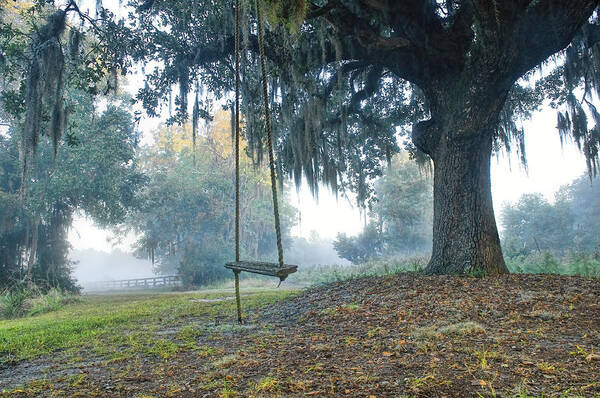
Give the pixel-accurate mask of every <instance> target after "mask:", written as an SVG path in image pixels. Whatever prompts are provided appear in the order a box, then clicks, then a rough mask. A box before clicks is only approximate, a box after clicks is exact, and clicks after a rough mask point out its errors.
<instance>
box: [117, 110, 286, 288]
mask: <svg viewBox="0 0 600 398" xmlns="http://www.w3.org/2000/svg"><path fill="white" fill-rule="evenodd" d="M229 128H230V121H229V113H228V112H224V111H221V112H218V113H217V114H216V115H215V117H214V121H213V122H212V124H211V127H210V128H208V129H206V130H205V131H203V132H198V136H197V137H196V140H197V142H196V145H195V146H194V145H193V140H192V127H191V126H190V125H189V124H185V125H183V126H180V127H176V126H171V127H168V126H165V127H162V128H161V129H159V130H158V131H157V132H156V134H155V141H156V142H155V144H154V145H152V146H150V147H149V148H147V149H146V151H145V153H144V154H143V155H142V159H141V162H142V164H143V169H144V171H145V172H146V173H147V175H148V176H149V177H150V183H149V184H148V186H147V187H146V188H145V189H144V190H143V191H142V193H141V205H140V207H139V208H138V210H137V211H136V212H134V213H132V214H131V216H130V218H129V220H128V225H129V226H130V228H132V229H133V230H135V231H136V232H137V233H138V234H139V235H140V238H139V240H138V242H137V248H138V254H139V255H143V256H148V257H150V258H151V259H152V261H153V262H154V263H155V266H156V267H157V268H158V269H159V270H161V271H163V272H179V273H181V275H182V276H183V277H184V279H185V281H186V283H190V284H197V285H200V284H206V283H209V282H214V281H217V280H219V279H222V278H224V277H226V276H228V275H229V274H230V273H229V272H228V270H226V269H225V268H224V267H223V266H224V265H225V262H227V261H232V260H233V259H234V235H233V234H234V228H235V223H234V213H235V211H234V209H235V202H234V200H235V189H234V185H233V181H234V180H233V172H234V167H235V166H234V154H233V151H232V143H231V135H230V129H229ZM194 153H195V159H196V162H195V163H194V156H193V154H194ZM240 172H241V176H240V179H241V187H240V200H241V203H240V207H241V249H242V257H243V258H245V259H255V260H269V259H272V257H273V256H274V253H275V248H276V247H275V230H274V224H273V213H272V203H271V196H270V189H271V188H270V186H269V184H270V179H269V178H268V174H267V169H266V168H265V167H255V166H254V165H253V164H252V162H251V160H250V158H249V157H248V156H246V155H245V153H244V152H243V153H242V157H241V171H240ZM284 199H285V197H282V198H280V200H281V224H282V227H283V239H284V243H288V244H289V231H290V229H291V227H293V224H294V220H295V210H294V209H293V208H292V207H291V206H290V205H289V204H288V202H287V201H286V200H284Z"/></svg>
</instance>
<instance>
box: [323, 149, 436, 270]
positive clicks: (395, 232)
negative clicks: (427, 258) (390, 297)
mask: <svg viewBox="0 0 600 398" xmlns="http://www.w3.org/2000/svg"><path fill="white" fill-rule="evenodd" d="M373 202H374V203H373V206H372V209H371V211H370V212H369V217H370V219H371V221H370V222H369V223H368V224H367V226H366V227H365V229H364V230H363V231H362V232H361V233H360V234H359V235H358V236H356V237H348V236H346V235H345V234H340V235H338V237H337V240H336V241H335V242H334V247H335V249H336V250H337V252H338V255H339V256H340V257H342V258H346V259H348V260H350V261H352V262H353V263H360V262H364V261H366V260H369V259H372V258H376V257H379V256H382V255H387V256H390V255H397V254H414V253H424V252H427V251H429V250H430V248H431V223H432V217H433V192H432V181H431V178H430V177H429V175H428V174H427V172H426V171H425V170H422V169H420V168H419V166H418V165H417V163H416V162H415V161H414V160H411V159H409V156H408V154H406V153H402V154H399V155H396V156H394V157H393V159H392V161H391V163H390V166H389V167H388V168H387V169H386V170H385V172H384V174H383V176H382V177H380V178H379V179H378V180H377V181H376V182H375V194H374V199H373Z"/></svg>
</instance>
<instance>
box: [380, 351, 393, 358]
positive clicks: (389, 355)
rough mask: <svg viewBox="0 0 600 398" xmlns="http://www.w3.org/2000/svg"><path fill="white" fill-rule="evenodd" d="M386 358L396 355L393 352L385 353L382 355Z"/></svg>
mask: <svg viewBox="0 0 600 398" xmlns="http://www.w3.org/2000/svg"><path fill="white" fill-rule="evenodd" d="M382 355H383V356H384V357H391V356H392V355H394V353H393V352H389V351H384V352H383V354H382Z"/></svg>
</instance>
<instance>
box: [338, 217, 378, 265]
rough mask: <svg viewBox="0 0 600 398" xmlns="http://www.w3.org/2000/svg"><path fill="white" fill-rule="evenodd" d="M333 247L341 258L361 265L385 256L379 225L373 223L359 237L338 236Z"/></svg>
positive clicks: (342, 234)
mask: <svg viewBox="0 0 600 398" xmlns="http://www.w3.org/2000/svg"><path fill="white" fill-rule="evenodd" d="M333 247H334V249H335V250H336V251H337V253H338V256H340V257H341V258H345V259H346V260H348V261H351V262H352V263H354V264H360V263H364V262H366V261H369V260H371V259H374V258H377V257H380V256H381V255H382V254H383V239H382V237H381V233H380V232H379V231H378V229H377V225H375V223H372V222H371V223H369V224H367V225H366V226H365V229H364V230H363V231H362V232H361V233H360V234H358V236H347V235H346V234H344V233H340V234H338V236H337V238H336V240H335V241H334V242H333Z"/></svg>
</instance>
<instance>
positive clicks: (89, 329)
mask: <svg viewBox="0 0 600 398" xmlns="http://www.w3.org/2000/svg"><path fill="white" fill-rule="evenodd" d="M292 293H293V292H292V291H290V290H273V289H269V290H260V289H257V290H253V291H246V292H245V295H244V296H243V297H242V301H243V305H244V309H250V308H256V307H260V306H263V305H266V304H269V303H272V302H275V301H278V300H281V299H283V298H285V297H287V296H289V295H290V294H292ZM230 295H232V292H192V293H158V294H157V293H152V294H140V293H138V294H121V295H90V296H83V297H82V298H81V299H80V301H79V302H76V303H71V304H67V305H65V306H64V307H62V308H60V309H58V310H56V311H54V312H50V313H43V314H39V315H35V316H32V317H30V318H23V319H13V320H4V321H0V361H1V362H3V363H8V362H15V361H19V360H24V359H32V358H35V357H38V356H42V355H46V354H50V353H51V352H53V351H56V350H66V351H68V352H69V351H71V353H72V354H73V355H75V354H76V353H77V352H80V351H81V350H91V351H92V352H93V353H95V354H96V355H99V356H101V357H105V358H115V359H118V358H127V357H128V356H129V355H136V354H138V353H142V354H152V355H156V356H158V357H160V358H165V359H166V358H169V357H170V356H171V355H173V354H174V353H175V352H177V351H178V350H179V349H181V348H194V347H196V348H197V346H196V345H195V339H196V338H197V337H199V334H200V333H201V329H202V328H201V327H198V328H197V329H194V326H193V324H192V325H189V323H190V320H191V319H196V318H198V317H200V318H205V320H206V321H210V320H212V319H214V318H215V317H216V316H232V318H233V317H234V314H235V300H224V301H208V302H206V301H198V300H199V299H214V298H220V297H225V296H230ZM170 328H171V329H173V333H172V334H166V335H162V334H161V333H159V331H160V330H162V329H166V330H167V331H168V330H169V329H170ZM128 354H129V355H128Z"/></svg>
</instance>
